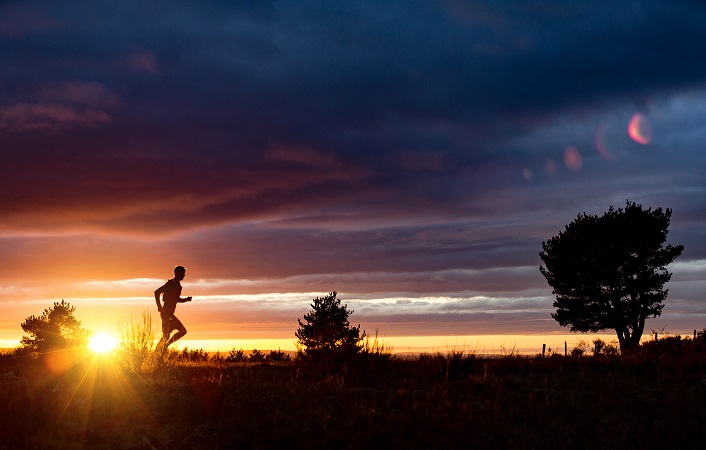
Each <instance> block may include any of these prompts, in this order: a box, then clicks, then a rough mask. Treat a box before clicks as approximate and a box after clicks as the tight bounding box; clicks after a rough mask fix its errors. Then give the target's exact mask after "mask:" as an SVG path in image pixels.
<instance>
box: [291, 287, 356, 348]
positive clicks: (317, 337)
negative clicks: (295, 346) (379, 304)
mask: <svg viewBox="0 0 706 450" xmlns="http://www.w3.org/2000/svg"><path fill="white" fill-rule="evenodd" d="M336 295H337V294H336V292H331V293H330V294H328V295H327V296H325V297H317V298H315V299H314V303H312V304H311V308H312V311H310V312H309V313H308V314H305V315H304V322H302V320H301V319H297V321H298V322H299V329H297V331H296V332H295V333H294V335H295V337H296V338H297V342H298V343H299V345H301V346H302V347H304V349H305V351H306V352H307V353H308V354H310V355H313V354H320V353H348V352H352V353H357V352H359V351H360V350H361V347H360V342H361V341H362V340H363V338H364V337H365V331H363V334H362V335H361V334H360V325H358V326H357V327H353V326H351V325H350V323H349V322H348V316H350V315H351V314H352V313H353V311H349V310H348V307H347V306H346V305H341V300H340V299H338V298H336ZM305 322H306V323H305Z"/></svg>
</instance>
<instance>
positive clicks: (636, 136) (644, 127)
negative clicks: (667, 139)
mask: <svg viewBox="0 0 706 450" xmlns="http://www.w3.org/2000/svg"><path fill="white" fill-rule="evenodd" d="M628 135H630V137H631V138H632V140H633V141H635V142H637V143H638V144H642V145H647V144H649V143H650V142H651V141H652V127H651V126H650V122H649V121H648V120H647V117H645V116H643V115H642V114H640V113H636V114H635V115H634V116H632V119H630V123H628Z"/></svg>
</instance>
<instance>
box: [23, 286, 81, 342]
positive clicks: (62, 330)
mask: <svg viewBox="0 0 706 450" xmlns="http://www.w3.org/2000/svg"><path fill="white" fill-rule="evenodd" d="M74 311H76V307H75V306H71V305H70V304H69V303H68V302H66V301H64V300H63V299H62V300H61V302H54V306H52V307H51V308H48V309H45V310H44V312H43V313H42V315H41V316H39V317H37V316H29V317H27V318H26V319H25V321H24V322H23V323H22V325H20V326H21V327H22V329H23V330H24V331H25V333H27V334H29V336H23V337H22V341H21V344H22V347H23V348H24V349H26V350H30V351H36V352H40V353H43V352H48V351H52V350H59V349H65V348H70V347H78V346H84V345H86V343H87V339H88V331H87V330H85V329H84V328H82V327H81V322H79V321H78V320H77V319H76V317H74Z"/></svg>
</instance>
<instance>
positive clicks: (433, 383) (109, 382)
mask: <svg viewBox="0 0 706 450" xmlns="http://www.w3.org/2000/svg"><path fill="white" fill-rule="evenodd" d="M57 354H58V353H57ZM195 354H196V355H197V356H194V355H193V354H190V352H188V351H187V352H182V353H181V354H179V353H176V352H173V353H171V354H169V355H168V356H167V358H166V359H165V360H164V361H162V362H153V363H152V365H151V366H150V365H147V366H143V367H144V368H145V370H139V371H134V370H129V367H128V366H129V365H126V364H125V363H124V362H120V361H119V353H114V354H110V355H106V356H103V357H100V356H99V357H96V356H95V355H91V354H89V355H86V356H85V358H84V359H82V360H81V361H79V362H78V363H75V361H74V360H73V359H71V358H74V357H76V355H66V354H64V355H63V356H61V357H60V356H56V357H55V358H54V357H52V358H53V359H58V360H59V362H56V361H53V362H52V361H51V360H52V358H50V357H49V356H48V355H42V356H41V357H40V358H36V357H34V358H32V357H18V356H17V355H15V356H12V355H8V356H5V357H3V358H2V359H1V360H0V367H1V370H0V377H1V380H0V430H1V431H0V448H2V449H24V448H28V449H103V448H111V449H125V450H137V449H149V450H151V449H226V448H229V449H230V448H235V449H265V448H287V449H292V448H294V449H296V448H326V449H329V448H330V449H335V448H340V449H347V448H356V449H361V448H362V449H364V448H373V449H374V448H423V449H444V448H514V449H535V448H536V449H540V448H558V449H562V448H566V449H595V448H607V449H608V448H609V449H614V448H621V449H632V448H634V449H644V448H659V449H671V448H674V449H677V448H679V449H685V448H694V449H696V448H706V431H705V426H704V425H705V424H706V344H705V343H704V341H703V339H702V338H701V335H700V336H699V338H697V339H696V340H691V339H679V338H667V339H663V340H660V341H658V342H650V343H647V344H643V345H642V346H641V347H640V348H639V349H638V351H636V352H635V353H634V354H632V355H628V356H625V355H624V356H605V355H601V356H592V355H584V356H558V355H555V356H552V357H540V356H537V357H525V356H506V357H502V358H486V357H480V356H476V355H473V354H466V353H463V352H454V353H451V354H447V355H442V354H422V355H419V356H418V357H417V358H412V359H403V358H397V357H393V356H391V355H389V354H386V353H384V352H380V351H375V350H374V349H373V350H372V351H370V349H368V351H365V352H362V353H360V354H358V355H355V356H353V357H352V358H351V359H350V360H348V361H347V362H345V363H344V362H341V361H328V362H320V361H314V360H311V359H306V358H297V359H290V360H288V359H287V358H286V357H282V358H281V361H280V362H273V361H272V360H271V359H270V358H267V357H265V358H262V359H261V360H260V361H259V362H251V361H250V360H249V359H248V358H241V359H240V361H241V362H227V358H223V357H219V358H215V359H214V358H213V357H207V356H205V355H204V354H203V352H199V351H196V353H195ZM199 355H200V356H199ZM266 356H267V355H266ZM151 357H152V356H150V358H151ZM62 358H64V363H65V362H66V360H70V361H72V362H71V364H68V365H64V366H62ZM273 359H277V358H273ZM193 361H196V362H193ZM148 362H149V361H148Z"/></svg>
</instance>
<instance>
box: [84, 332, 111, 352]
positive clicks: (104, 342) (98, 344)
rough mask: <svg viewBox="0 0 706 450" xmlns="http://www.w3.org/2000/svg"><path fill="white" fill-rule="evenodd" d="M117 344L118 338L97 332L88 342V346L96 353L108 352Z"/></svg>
mask: <svg viewBox="0 0 706 450" xmlns="http://www.w3.org/2000/svg"><path fill="white" fill-rule="evenodd" d="M117 345H118V340H117V339H116V338H114V337H113V336H110V335H109V334H107V333H103V332H101V333H97V334H96V335H94V336H93V337H92V338H91V341H90V342H89V343H88V348H90V349H91V350H92V351H94V352H96V353H108V352H110V351H112V350H113V349H115V347H117Z"/></svg>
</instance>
